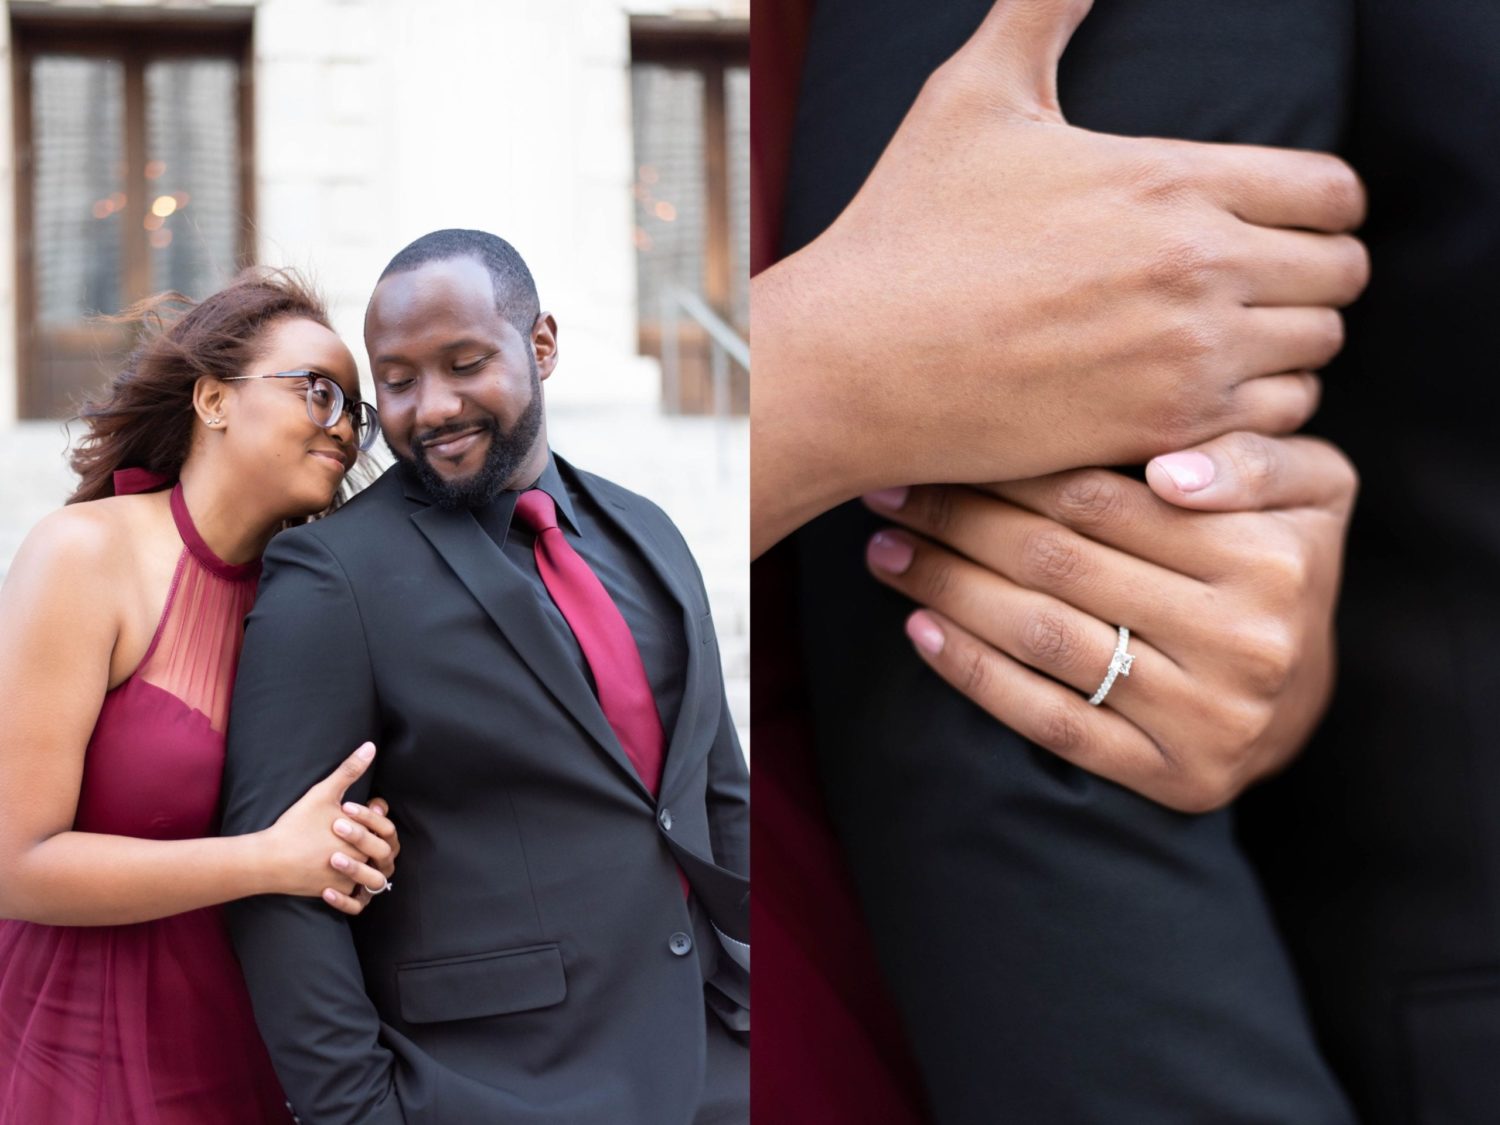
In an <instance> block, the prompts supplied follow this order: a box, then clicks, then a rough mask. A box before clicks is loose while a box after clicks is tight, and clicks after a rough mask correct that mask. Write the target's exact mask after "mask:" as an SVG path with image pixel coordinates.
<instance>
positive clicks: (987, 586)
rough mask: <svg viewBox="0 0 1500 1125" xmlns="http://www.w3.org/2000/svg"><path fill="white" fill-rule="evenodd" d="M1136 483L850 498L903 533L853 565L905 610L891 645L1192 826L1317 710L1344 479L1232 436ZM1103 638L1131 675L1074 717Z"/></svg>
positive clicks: (1160, 461)
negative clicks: (905, 638)
mask: <svg viewBox="0 0 1500 1125" xmlns="http://www.w3.org/2000/svg"><path fill="white" fill-rule="evenodd" d="M1147 480H1148V482H1149V483H1148V484H1142V483H1139V482H1137V481H1134V480H1131V479H1130V478H1128V477H1125V476H1122V475H1121V474H1119V473H1115V472H1110V471H1107V470H1102V469H1086V470H1078V471H1072V472H1065V473H1059V474H1055V475H1052V476H1048V477H1042V478H1039V479H1033V480H1025V481H1016V482H1011V483H1008V484H999V485H985V486H980V487H964V486H929V487H920V488H912V489H909V490H903V489H893V490H890V491H889V492H886V493H883V494H880V495H876V496H871V497H867V502H868V503H869V504H870V507H871V508H872V509H873V510H875V511H876V512H878V513H879V514H881V515H883V516H886V517H888V518H890V519H891V520H893V521H895V522H897V523H899V524H901V525H903V528H902V529H901V530H888V531H882V532H880V533H878V534H877V535H876V536H875V537H874V539H873V540H872V541H871V543H870V546H869V549H868V560H869V563H870V567H871V570H872V571H873V573H874V574H875V575H876V576H877V577H878V578H879V579H880V580H881V581H883V582H885V583H887V584H888V585H891V586H893V587H895V588H896V589H898V590H900V591H902V592H903V593H905V594H907V595H908V596H910V597H911V598H912V599H913V600H915V601H917V602H919V603H920V604H921V605H922V606H924V607H926V608H923V609H920V610H918V611H917V612H915V613H913V614H912V616H911V617H910V618H909V619H908V623H907V631H908V634H909V635H910V637H911V638H912V641H913V643H914V644H915V646H916V648H917V651H918V652H919V653H920V654H921V656H922V658H923V659H924V660H926V661H927V663H928V664H929V665H931V667H932V668H933V669H934V671H936V672H937V673H938V675H940V676H942V677H943V678H944V679H945V680H947V681H948V682H949V683H951V684H953V686H954V687H955V688H957V689H958V690H959V691H961V692H963V693H964V694H965V695H967V696H968V697H969V698H970V699H972V700H974V701H975V702H976V703H977V704H979V705H980V706H981V707H983V708H985V709H986V710H987V711H989V712H990V713H991V714H993V715H994V716H995V717H996V718H997V719H999V720H1000V721H1002V722H1004V723H1005V724H1006V725H1008V726H1010V727H1011V728H1012V729H1014V730H1016V731H1017V732H1018V733H1020V734H1022V735H1023V736H1025V737H1027V738H1029V739H1031V740H1032V741H1034V742H1036V743H1037V744H1039V745H1041V746H1044V747H1046V748H1047V749H1049V750H1052V751H1054V752H1055V753H1057V754H1059V755H1060V756H1062V757H1064V758H1066V759H1067V760H1069V761H1071V762H1073V763H1075V764H1076V765H1078V766H1080V767H1082V768H1084V769H1087V770H1089V771H1091V772H1093V773H1096V774H1099V775H1101V776H1103V777H1106V778H1109V779H1110V780H1112V781H1115V782H1118V783H1119V784H1121V785H1124V786H1126V787H1127V788H1130V789H1134V790H1136V791H1137V792H1140V793H1142V794H1143V795H1145V796H1147V797H1150V798H1152V799H1153V800H1156V801H1159V802H1161V803H1162V804H1165V805H1168V806H1170V807H1172V808H1176V809H1180V810H1182V811H1186V812H1202V811H1207V810H1210V809H1214V808H1218V807H1220V806H1222V805H1224V804H1226V803H1228V802H1229V801H1231V800H1232V799H1233V798H1234V797H1235V796H1237V795H1238V794H1239V793H1240V792H1241V790H1243V789H1244V788H1245V787H1246V786H1247V785H1249V784H1250V783H1251V782H1253V781H1255V780H1256V779H1258V778H1260V777H1263V776H1265V775H1267V774H1269V773H1272V772H1274V771H1275V770H1277V769H1279V768H1280V767H1282V766H1283V765H1285V764H1286V763H1287V762H1288V761H1289V760H1290V759H1291V758H1292V757H1293V756H1294V755H1295V754H1296V752H1297V751H1298V750H1299V749H1300V748H1301V746H1302V744H1303V743H1304V742H1305V741H1306V739H1307V737H1308V735H1309V734H1310V733H1311V731H1312V729H1313V727H1314V725H1315V724H1316V723H1317V721H1318V719H1319V718H1320V717H1321V715H1322V713H1323V710H1324V708H1325V707H1326V705H1327V702H1328V697H1329V693H1330V690H1331V685H1332V682H1333V666H1334V644H1333V613H1334V606H1335V601H1336V598H1337V593H1338V588H1339V578H1340V570H1341V566H1342V555H1343V545H1344V536H1345V532H1346V529H1347V527H1348V522H1349V517H1350V514H1351V511H1352V509H1353V505H1354V496H1355V491H1356V483H1357V482H1356V477H1355V473H1354V469H1353V467H1352V466H1351V465H1350V463H1349V461H1348V459H1347V458H1345V457H1344V455H1343V454H1342V453H1340V452H1339V451H1338V450H1337V449H1335V448H1334V447H1333V446H1331V445H1329V444H1328V443H1326V442H1323V441H1321V440H1318V439H1315V438H1309V437H1286V438H1268V437H1263V436H1261V435H1258V434H1251V433H1233V434H1228V435H1225V436H1223V437H1220V438H1216V439H1214V440H1212V441H1210V442H1207V443H1206V444H1204V445H1202V446H1200V447H1198V448H1197V449H1194V450H1189V451H1185V452H1182V453H1175V454H1169V455H1167V456H1165V457H1159V458H1156V459H1155V460H1153V461H1152V462H1151V463H1150V464H1149V465H1148V467H1147ZM1163 497H1166V499H1163ZM1168 501H1170V503H1169V502H1168ZM1184 508H1194V509H1198V510H1196V511H1184V510H1183V509H1184ZM1121 625H1124V626H1127V627H1128V628H1129V629H1130V641H1129V652H1130V653H1131V654H1132V655H1133V656H1134V657H1135V660H1134V664H1133V666H1132V668H1131V670H1130V673H1129V675H1128V677H1127V676H1121V677H1119V678H1117V679H1116V680H1115V683H1114V685H1113V687H1112V688H1111V690H1110V692H1109V694H1108V696H1107V698H1106V699H1105V700H1104V702H1103V703H1102V704H1101V705H1100V706H1090V705H1089V703H1088V697H1089V696H1090V695H1092V694H1093V693H1094V692H1095V690H1096V689H1097V688H1098V687H1099V686H1100V684H1101V681H1102V680H1103V679H1104V676H1105V673H1106V670H1107V669H1108V668H1109V666H1110V663H1111V658H1112V657H1113V655H1114V652H1115V648H1116V643H1117V632H1116V630H1117V627H1118V626H1121Z"/></svg>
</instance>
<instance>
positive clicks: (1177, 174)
mask: <svg viewBox="0 0 1500 1125" xmlns="http://www.w3.org/2000/svg"><path fill="white" fill-rule="evenodd" d="M1197 169H1198V165H1197V162H1196V161H1195V160H1193V159H1192V157H1191V156H1190V155H1189V153H1188V151H1187V150H1186V149H1185V148H1184V147H1183V146H1181V145H1179V144H1172V143H1166V144H1163V143H1156V144H1152V145H1150V146H1149V148H1148V149H1147V154H1146V156H1145V157H1144V158H1140V159H1137V160H1136V162H1135V163H1134V164H1133V165H1132V166H1131V167H1130V168H1129V171H1128V179H1129V183H1130V186H1131V189H1132V194H1133V196H1134V198H1135V201H1136V202H1138V203H1145V204H1152V205H1156V206H1163V205H1165V206H1173V205H1176V204H1180V203H1182V202H1183V201H1184V200H1185V199H1187V198H1189V197H1191V196H1192V194H1193V192H1194V189H1195V188H1196V185H1197Z"/></svg>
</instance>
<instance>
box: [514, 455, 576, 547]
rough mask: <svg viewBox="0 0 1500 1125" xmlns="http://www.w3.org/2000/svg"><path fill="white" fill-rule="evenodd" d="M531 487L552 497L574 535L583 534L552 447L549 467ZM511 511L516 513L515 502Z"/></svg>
mask: <svg viewBox="0 0 1500 1125" xmlns="http://www.w3.org/2000/svg"><path fill="white" fill-rule="evenodd" d="M529 487H531V488H540V489H541V490H542V491H543V492H545V493H546V494H547V495H548V496H550V497H552V502H553V503H554V504H556V505H557V514H558V517H559V519H560V520H561V522H562V523H563V525H564V526H566V528H567V529H568V530H569V531H571V532H572V533H573V534H574V535H582V534H583V528H582V527H580V526H579V524H578V517H577V516H575V515H574V514H573V498H572V497H571V496H570V495H568V489H567V486H566V485H564V484H563V479H562V473H561V472H559V471H558V468H557V458H556V457H554V456H553V455H552V451H551V450H550V449H549V450H548V451H547V467H546V468H545V469H543V470H542V475H541V476H539V477H537V478H536V481H535V482H534V483H533V484H531V485H530V486H529ZM525 491H526V489H524V488H523V489H521V492H525ZM511 495H513V496H516V495H519V493H512V494H511ZM511 513H512V514H514V513H515V504H514V502H512V504H511Z"/></svg>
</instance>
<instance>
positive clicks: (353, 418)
mask: <svg viewBox="0 0 1500 1125" xmlns="http://www.w3.org/2000/svg"><path fill="white" fill-rule="evenodd" d="M243 379H306V380H307V416H308V417H309V418H310V419H312V423H313V425H315V426H321V427H322V428H323V429H325V430H331V429H333V427H334V426H336V425H338V422H339V418H340V416H341V415H344V414H347V415H348V416H349V424H350V425H352V426H353V427H354V441H355V444H356V445H358V446H359V449H360V452H361V453H363V452H364V451H365V450H367V449H369V448H370V446H372V445H374V444H375V435H376V434H378V433H380V415H379V414H377V413H375V408H374V407H373V406H371V405H370V404H369V403H368V402H365V401H364V400H363V399H360V400H359V401H358V402H350V401H349V400H348V399H347V398H345V396H344V388H343V387H341V386H339V385H338V384H337V383H335V382H334V381H333V380H332V379H330V378H329V377H328V376H327V375H319V374H318V373H317V372H316V371H273V372H271V373H270V374H268V375H231V376H230V377H229V378H227V379H221V380H220V382H223V383H238V382H240V381H241V380H243Z"/></svg>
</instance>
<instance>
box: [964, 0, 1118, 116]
mask: <svg viewBox="0 0 1500 1125" xmlns="http://www.w3.org/2000/svg"><path fill="white" fill-rule="evenodd" d="M1092 6H1093V0H995V6H994V7H993V8H991V9H990V12H989V15H987V16H985V17H984V22H983V23H982V24H980V25H979V30H977V31H976V32H974V34H973V35H972V36H971V37H970V38H969V41H968V43H966V44H965V45H964V47H963V49H962V51H961V52H960V54H961V56H963V57H964V58H966V59H968V60H971V61H973V62H976V63H981V64H982V65H983V66H984V67H985V68H986V69H987V70H988V71H989V72H990V76H991V80H992V81H994V80H998V81H999V82H1000V84H1001V90H1000V91H999V92H1000V93H1001V94H1002V95H1003V97H1004V99H1005V101H1006V102H1007V104H1009V105H1010V107H1011V108H1013V109H1016V110H1019V111H1021V112H1023V113H1025V114H1026V115H1027V116H1031V117H1041V118H1045V119H1048V120H1053V121H1058V122H1061V121H1062V119H1063V116H1062V109H1061V108H1060V107H1059V106H1058V104H1057V62H1058V60H1059V59H1060V58H1062V53H1063V50H1064V49H1065V48H1066V47H1067V45H1068V41H1069V40H1070V39H1072V38H1073V32H1074V31H1075V30H1077V28H1078V25H1079V24H1080V23H1082V22H1083V17H1084V16H1086V15H1088V13H1089V9H1090V8H1091V7H1092Z"/></svg>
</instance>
